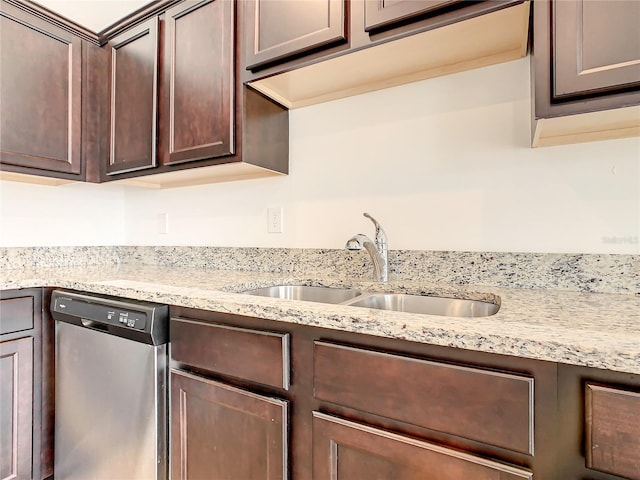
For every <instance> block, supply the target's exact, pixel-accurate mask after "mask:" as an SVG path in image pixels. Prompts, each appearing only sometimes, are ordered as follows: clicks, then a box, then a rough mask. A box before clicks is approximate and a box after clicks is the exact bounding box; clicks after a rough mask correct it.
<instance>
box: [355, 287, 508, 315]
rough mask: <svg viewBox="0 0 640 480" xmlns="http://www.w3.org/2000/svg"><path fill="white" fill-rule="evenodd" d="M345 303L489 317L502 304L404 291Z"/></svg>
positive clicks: (428, 313)
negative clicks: (428, 295) (404, 292)
mask: <svg viewBox="0 0 640 480" xmlns="http://www.w3.org/2000/svg"><path fill="white" fill-rule="evenodd" d="M344 304H345V305H350V306H353V307H367V308H376V309H378V310H392V311H394V312H407V313H422V314H427V315H444V316H447V317H488V316H490V315H494V314H496V313H497V312H498V310H499V309H500V306H498V305H496V304H494V303H489V302H483V301H480V300H463V299H458V298H444V297H427V296H420V295H407V294H403V293H373V294H369V295H363V296H361V297H358V298H356V299H354V300H352V301H349V302H345V303H344Z"/></svg>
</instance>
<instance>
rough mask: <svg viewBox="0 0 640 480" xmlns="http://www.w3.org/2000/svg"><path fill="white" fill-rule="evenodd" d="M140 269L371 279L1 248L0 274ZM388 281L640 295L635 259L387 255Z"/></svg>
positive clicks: (310, 261) (310, 258) (329, 270)
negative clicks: (10, 271) (43, 269)
mask: <svg viewBox="0 0 640 480" xmlns="http://www.w3.org/2000/svg"><path fill="white" fill-rule="evenodd" d="M130 263H135V264H144V265H159V266H164V267H182V266H190V267H193V268H204V269H218V270H234V271H255V272H273V273H287V274H292V275H312V276H317V277H325V276H332V275H336V274H339V275H342V276H344V277H348V278H358V279H369V278H370V276H371V271H372V268H371V260H370V258H369V256H368V255H367V253H366V252H349V251H347V250H330V249H325V250H323V249H286V248H231V247H144V246H142V247H140V246H132V247H123V246H116V247H35V248H0V271H4V270H6V269H16V268H30V267H56V266H72V265H115V264H130ZM389 271H390V275H391V278H395V279H397V280H413V281H425V282H430V283H446V284H457V285H493V286H500V287H508V288H527V289H529V288H533V289H540V288H543V289H553V290H569V291H581V292H598V293H625V294H634V295H640V255H587V254H543V253H483V252H437V251H412V250H392V251H390V252H389Z"/></svg>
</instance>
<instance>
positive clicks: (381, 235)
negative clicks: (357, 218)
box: [362, 212, 387, 250]
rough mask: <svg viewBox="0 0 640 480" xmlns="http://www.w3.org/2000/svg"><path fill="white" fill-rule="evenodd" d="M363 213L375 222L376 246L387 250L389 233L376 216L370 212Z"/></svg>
mask: <svg viewBox="0 0 640 480" xmlns="http://www.w3.org/2000/svg"><path fill="white" fill-rule="evenodd" d="M362 215H364V216H365V217H367V218H368V219H369V220H371V221H372V222H373V225H374V226H375V227H376V237H375V241H376V247H378V249H379V250H381V249H384V250H386V248H387V234H386V233H385V232H384V229H383V228H382V226H381V225H380V224H379V223H378V221H377V220H376V219H375V218H373V217H372V216H371V215H369V214H368V213H366V212H365V213H363V214H362Z"/></svg>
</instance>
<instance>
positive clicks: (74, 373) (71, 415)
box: [54, 321, 168, 480]
mask: <svg viewBox="0 0 640 480" xmlns="http://www.w3.org/2000/svg"><path fill="white" fill-rule="evenodd" d="M166 387H167V345H166V344H164V345H158V346H154V345H148V344H144V343H140V342H136V341H133V340H130V339H126V338H120V337H117V336H114V335H111V334H109V333H107V332H102V331H98V330H94V329H91V328H87V327H83V326H79V325H73V324H69V323H65V322H60V321H56V415H55V454H54V455H55V461H54V471H55V478H56V480H76V479H77V480H166V478H167V471H168V466H167V388H166Z"/></svg>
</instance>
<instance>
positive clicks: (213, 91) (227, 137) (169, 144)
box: [160, 0, 235, 165]
mask: <svg viewBox="0 0 640 480" xmlns="http://www.w3.org/2000/svg"><path fill="white" fill-rule="evenodd" d="M164 18H165V20H164V21H165V30H164V50H163V51H164V56H163V62H162V63H163V71H162V75H163V86H162V88H163V94H162V102H163V107H162V117H161V121H162V123H163V126H164V128H163V131H162V136H161V139H160V145H161V161H162V164H163V165H174V164H177V163H182V162H189V161H193V160H201V159H207V158H214V157H221V156H225V155H231V154H233V153H234V152H235V138H234V126H235V108H234V100H235V90H234V89H235V69H234V67H235V3H234V2H231V1H228V0H205V1H199V2H198V1H187V2H183V3H180V4H178V5H176V6H175V7H173V8H170V9H169V10H167V11H166V12H165V14H164Z"/></svg>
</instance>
